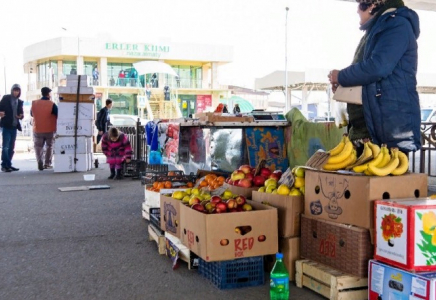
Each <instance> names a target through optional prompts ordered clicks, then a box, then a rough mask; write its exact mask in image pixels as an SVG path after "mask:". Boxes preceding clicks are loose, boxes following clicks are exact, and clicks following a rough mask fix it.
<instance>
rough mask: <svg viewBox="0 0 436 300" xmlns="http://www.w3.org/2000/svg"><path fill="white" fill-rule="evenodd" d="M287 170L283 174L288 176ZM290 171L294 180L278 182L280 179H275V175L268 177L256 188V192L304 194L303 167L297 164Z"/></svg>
mask: <svg viewBox="0 0 436 300" xmlns="http://www.w3.org/2000/svg"><path fill="white" fill-rule="evenodd" d="M288 172H289V171H286V172H285V175H284V176H288V175H287V174H288ZM290 173H291V174H292V175H291V176H293V178H294V180H293V181H290V182H293V183H291V184H288V183H284V182H283V183H279V181H280V182H281V181H282V180H280V178H279V179H276V178H275V177H270V178H268V179H267V180H265V182H264V186H262V187H260V188H259V189H258V192H261V193H271V194H278V195H287V196H301V195H304V186H305V181H304V168H303V167H301V166H297V167H295V168H293V169H292V170H291V171H290Z"/></svg>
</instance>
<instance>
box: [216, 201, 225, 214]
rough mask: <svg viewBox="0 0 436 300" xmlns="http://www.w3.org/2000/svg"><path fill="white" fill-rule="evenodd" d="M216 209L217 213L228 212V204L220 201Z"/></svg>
mask: <svg viewBox="0 0 436 300" xmlns="http://www.w3.org/2000/svg"><path fill="white" fill-rule="evenodd" d="M215 211H216V213H217V214H221V213H225V212H227V204H226V203H224V202H219V203H217V204H216V207H215Z"/></svg>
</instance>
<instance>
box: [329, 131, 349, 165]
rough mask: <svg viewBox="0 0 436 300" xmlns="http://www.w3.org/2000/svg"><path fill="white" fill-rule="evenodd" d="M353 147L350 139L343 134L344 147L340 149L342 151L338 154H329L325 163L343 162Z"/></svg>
mask: <svg viewBox="0 0 436 300" xmlns="http://www.w3.org/2000/svg"><path fill="white" fill-rule="evenodd" d="M353 149H354V147H353V143H352V142H351V141H350V139H349V138H348V136H345V146H344V149H342V151H341V152H340V153H339V154H338V155H334V156H330V157H329V158H328V160H327V164H337V163H340V162H343V161H344V160H346V159H347V158H348V157H349V156H350V155H351V153H352V152H353Z"/></svg>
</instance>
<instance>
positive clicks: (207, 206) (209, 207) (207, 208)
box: [204, 202, 214, 212]
mask: <svg viewBox="0 0 436 300" xmlns="http://www.w3.org/2000/svg"><path fill="white" fill-rule="evenodd" d="M204 208H205V209H206V210H207V211H208V212H211V211H212V209H213V208H214V206H213V204H212V203H210V202H208V203H206V204H205V205H204Z"/></svg>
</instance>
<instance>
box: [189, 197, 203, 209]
mask: <svg viewBox="0 0 436 300" xmlns="http://www.w3.org/2000/svg"><path fill="white" fill-rule="evenodd" d="M200 203H201V200H200V198H198V197H195V196H194V197H191V199H189V202H188V204H189V206H191V207H192V205H194V204H200Z"/></svg>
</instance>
